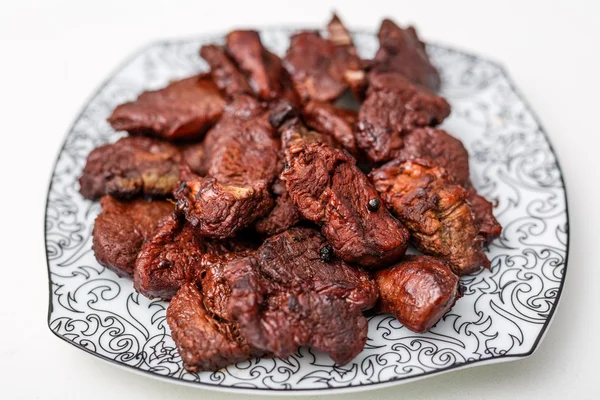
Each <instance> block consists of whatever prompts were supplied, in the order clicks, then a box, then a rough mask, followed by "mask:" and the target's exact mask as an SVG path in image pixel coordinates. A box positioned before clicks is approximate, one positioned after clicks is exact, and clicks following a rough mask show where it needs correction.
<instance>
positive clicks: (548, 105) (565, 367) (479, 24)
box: [0, 0, 600, 400]
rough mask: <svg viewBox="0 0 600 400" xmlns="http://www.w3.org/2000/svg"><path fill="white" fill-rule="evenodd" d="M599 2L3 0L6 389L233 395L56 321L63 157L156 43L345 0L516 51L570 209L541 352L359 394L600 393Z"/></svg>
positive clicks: (352, 10)
mask: <svg viewBox="0 0 600 400" xmlns="http://www.w3.org/2000/svg"><path fill="white" fill-rule="evenodd" d="M550 3H552V4H550ZM556 3H557V2H556ZM598 4H599V2H596V1H593V0H590V1H587V2H586V1H575V0H571V1H565V2H562V3H560V4H555V2H550V1H544V2H541V1H540V2H533V1H530V2H525V1H507V0H502V1H500V0H498V1H486V2H482V1H457V0H453V1H445V2H439V3H432V2H426V1H413V2H407V1H398V0H396V1H385V2H384V1H374V0H369V1H360V2H358V1H356V2H354V1H353V2H349V1H346V2H342V1H338V2H335V1H325V0H318V1H309V0H300V1H294V2H285V1H281V0H280V1H273V2H259V1H244V2H240V3H233V2H228V1H224V0H221V1H219V0H215V1H211V2H201V1H198V0H195V1H187V2H168V1H148V0H145V1H124V0H120V1H108V0H104V1H99V2H94V3H92V2H87V1H44V2H42V1H39V2H37V1H10V0H1V1H0V138H1V140H2V142H1V143H2V144H0V163H1V166H0V174H1V179H0V183H1V187H2V189H1V190H2V193H1V194H2V195H1V196H0V202H1V205H0V210H1V211H0V212H1V213H2V214H1V215H2V219H1V220H0V221H1V229H0V235H1V240H0V246H1V253H0V254H1V255H2V256H1V257H0V268H1V269H2V273H1V275H0V277H1V279H2V281H1V284H0V288H1V289H0V295H1V296H2V299H3V303H2V307H0V398H2V399H13V398H23V399H38V398H39V399H70V398H73V399H80V398H86V399H89V400H92V399H121V398H122V399H127V400H134V399H144V400H151V399H161V400H165V399H171V398H181V399H192V398H194V399H197V398H214V399H233V398H235V397H236V396H235V395H227V394H222V393H216V392H211V391H206V390H201V389H194V388H188V387H180V386H176V385H173V384H168V383H163V382H159V381H155V380H152V379H149V378H147V377H142V376H138V375H134V374H132V373H130V372H126V371H123V370H121V369H118V368H116V367H114V366H111V365H109V364H105V363H104V362H102V361H100V360H98V359H95V358H93V357H92V356H90V355H87V354H85V353H83V352H82V351H80V350H77V349H75V348H74V347H72V346H70V345H68V344H66V343H64V342H62V341H61V340H59V339H57V338H56V337H54V336H53V335H52V334H51V333H50V331H49V329H48V328H47V325H46V313H47V298H48V287H47V280H46V279H47V278H46V261H45V254H44V238H43V213H44V205H45V197H46V190H47V185H48V182H49V178H50V173H51V168H52V165H53V162H54V159H55V157H56V155H57V152H58V150H59V148H60V145H61V142H62V140H63V137H64V134H65V133H66V132H67V130H68V128H69V125H70V124H71V122H72V121H73V119H74V117H75V115H76V114H77V112H78V111H79V109H80V107H81V106H82V104H83V103H84V102H85V100H86V98H87V97H88V96H89V95H90V94H91V93H92V92H93V90H94V89H95V88H96V87H97V86H98V84H99V83H100V82H101V81H102V80H103V79H104V77H105V76H106V75H107V74H108V73H109V72H111V70H112V69H113V68H115V67H116V66H117V65H118V63H119V62H120V61H122V60H123V59H124V58H125V57H126V56H127V55H128V54H129V53H131V52H132V51H133V50H135V49H137V48H139V47H140V46H142V45H144V44H145V43H146V42H148V41H150V40H153V39H159V38H169V37H177V36H185V35H195V34H198V33H202V32H211V31H213V32H214V31H225V30H228V29H230V28H232V27H238V26H256V27H260V26H264V25H283V24H293V25H295V26H298V25H310V26H321V25H323V24H324V23H325V22H326V21H327V19H328V18H329V12H330V11H331V10H333V9H336V10H338V12H339V13H340V15H341V17H342V18H343V19H344V21H345V22H346V23H347V24H348V25H349V26H350V27H352V28H367V29H372V30H375V29H376V28H377V26H378V22H379V20H380V19H381V18H382V17H383V16H385V15H389V16H391V17H393V18H395V19H396V20H397V21H398V22H401V23H407V22H412V23H416V24H417V26H418V28H419V30H420V32H421V35H422V36H423V37H424V38H425V39H427V40H432V41H435V42H440V43H445V44H449V45H452V46H456V47H460V48H464V49H467V50H470V51H473V52H476V53H480V54H481V55H483V56H488V57H491V58H493V59H496V60H498V61H501V62H503V63H504V64H505V65H506V66H507V67H508V70H509V72H510V73H511V75H512V77H513V78H514V80H515V81H516V83H517V85H518V87H520V89H521V90H522V91H523V93H524V94H525V96H526V97H527V98H528V100H529V101H530V103H531V104H532V105H533V108H534V109H535V111H536V112H537V113H538V114H539V117H540V119H541V120H542V121H543V123H544V125H545V127H546V130H547V132H548V134H549V135H550V137H551V139H552V142H553V144H554V147H555V149H556V151H557V152H558V157H559V160H560V162H561V165H562V169H563V171H564V174H565V176H566V182H567V188H568V192H569V205H570V207H569V212H570V221H571V248H570V254H569V265H568V274H567V284H566V287H565V290H564V292H563V295H562V299H561V304H560V308H559V310H558V312H557V313H556V316H555V319H554V323H553V324H552V326H551V327H550V329H549V331H548V334H547V336H546V338H545V340H544V342H543V343H542V344H541V345H540V347H539V349H538V350H537V352H536V353H535V354H534V355H533V356H531V357H529V358H527V359H524V360H520V361H515V362H510V363H504V364H497V365H491V366H483V367H475V368H470V369H467V370H463V371H457V372H452V373H448V374H445V375H442V376H437V377H432V378H428V379H425V380H422V381H419V382H416V383H410V384H406V385H402V386H396V387H392V388H387V389H380V390H377V391H375V392H364V393H361V394H358V395H357V398H361V399H369V398H382V399H392V398H400V399H412V398H417V399H434V398H445V399H462V400H466V399H481V398H506V399H515V398H540V399H541V398H544V399H565V398H573V399H591V398H600V378H598V374H597V370H598V369H599V368H598V366H599V365H600V352H599V350H598V349H599V348H600V323H599V321H600V318H599V316H600V301H599V299H600V290H599V287H600V279H599V278H600V272H599V271H600V263H599V262H598V259H597V256H596V255H597V254H598V251H599V250H600V234H599V229H598V225H599V224H600V218H599V211H598V208H599V197H600V190H599V189H598V188H599V186H600V173H599V172H598V169H599V167H598V165H600V140H599V136H600V128H598V123H597V121H598V119H599V118H600V85H599V77H598V75H599V74H600V58H599V53H600V45H599V43H598V41H599V40H600V23H599V22H598V17H599V16H600V8H599V7H598ZM348 397H351V396H349V395H344V396H333V397H331V398H332V399H334V398H338V399H341V398H348Z"/></svg>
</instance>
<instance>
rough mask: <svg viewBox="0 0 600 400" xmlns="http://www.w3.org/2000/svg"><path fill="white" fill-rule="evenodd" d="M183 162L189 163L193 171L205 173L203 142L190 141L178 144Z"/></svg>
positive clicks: (198, 173) (201, 174) (202, 174)
mask: <svg viewBox="0 0 600 400" xmlns="http://www.w3.org/2000/svg"><path fill="white" fill-rule="evenodd" d="M179 150H180V151H181V156H182V158H183V162H185V163H186V164H187V165H189V167H190V169H191V170H192V172H193V173H195V174H197V175H200V176H204V175H206V169H207V166H206V151H205V149H204V142H200V143H190V144H184V145H180V146H179Z"/></svg>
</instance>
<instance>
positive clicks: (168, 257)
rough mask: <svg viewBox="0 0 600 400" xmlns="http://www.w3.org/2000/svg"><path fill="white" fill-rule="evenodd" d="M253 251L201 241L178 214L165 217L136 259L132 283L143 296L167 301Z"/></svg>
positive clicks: (240, 245)
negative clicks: (210, 271) (216, 268)
mask: <svg viewBox="0 0 600 400" xmlns="http://www.w3.org/2000/svg"><path fill="white" fill-rule="evenodd" d="M249 250H250V247H247V246H246V245H244V244H243V243H242V242H240V241H238V240H233V241H230V240H228V241H223V242H221V241H214V240H209V239H204V238H201V237H200V236H198V235H197V233H196V232H195V229H194V228H193V227H192V226H191V225H190V224H187V223H186V222H185V220H184V219H183V218H180V217H179V216H177V215H175V214H174V215H170V216H168V217H165V218H164V219H163V220H162V221H161V223H160V226H159V228H158V229H157V231H156V233H155V234H154V236H153V237H152V238H150V239H149V240H148V241H147V242H146V243H145V244H144V246H143V247H142V249H141V250H140V252H139V255H138V257H137V260H136V263H135V268H134V274H133V284H134V287H135V289H136V290H137V291H138V292H140V293H141V294H143V295H144V296H146V297H148V298H150V299H153V298H156V297H159V298H161V299H163V300H168V299H170V298H171V297H173V296H174V295H175V293H177V290H178V289H179V288H180V287H181V286H182V285H183V284H184V283H187V282H191V283H197V282H199V281H200V280H201V277H202V275H203V274H204V273H206V271H207V270H208V269H209V268H212V267H213V266H214V265H215V264H218V263H220V262H223V261H229V260H232V259H234V258H237V257H241V256H242V255H246V254H247V252H248V251H249Z"/></svg>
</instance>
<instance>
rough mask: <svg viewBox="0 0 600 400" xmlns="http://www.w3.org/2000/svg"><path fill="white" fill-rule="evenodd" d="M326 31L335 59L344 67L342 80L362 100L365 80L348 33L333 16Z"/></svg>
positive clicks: (360, 63)
mask: <svg viewBox="0 0 600 400" xmlns="http://www.w3.org/2000/svg"><path fill="white" fill-rule="evenodd" d="M327 31H328V32H329V41H330V42H332V43H333V44H334V46H335V58H336V59H337V60H339V62H340V63H341V64H342V65H343V66H344V80H345V81H346V83H347V84H348V86H350V89H352V92H353V93H354V94H355V95H356V97H357V98H358V99H362V98H363V97H364V91H365V89H366V87H367V79H366V76H365V71H364V70H363V69H362V62H361V59H360V57H359V56H358V52H357V51H356V47H354V43H353V42H352V37H351V36H350V32H348V29H346V27H345V26H344V24H343V23H342V21H341V20H340V19H339V18H338V16H337V15H335V14H334V15H333V18H331V21H330V22H329V24H327Z"/></svg>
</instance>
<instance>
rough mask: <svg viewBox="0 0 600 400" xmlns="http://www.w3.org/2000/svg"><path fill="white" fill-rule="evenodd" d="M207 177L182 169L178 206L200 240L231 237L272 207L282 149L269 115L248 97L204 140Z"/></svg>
mask: <svg viewBox="0 0 600 400" xmlns="http://www.w3.org/2000/svg"><path fill="white" fill-rule="evenodd" d="M205 152H206V155H207V156H206V166H207V176H206V177H204V178H200V177H198V176H197V175H194V174H192V173H191V171H190V170H189V168H186V167H183V168H182V170H181V185H180V186H179V188H178V189H177V190H176V191H175V193H174V196H175V198H176V200H177V207H178V208H179V210H181V211H182V212H183V213H184V214H185V216H186V218H187V220H188V221H189V222H190V223H191V224H192V226H194V227H195V228H196V230H197V231H198V233H199V234H200V235H202V236H207V237H212V238H217V239H224V238H227V237H231V236H233V235H234V234H235V233H236V232H238V231H239V230H240V229H242V228H244V227H246V226H248V225H250V224H251V223H252V222H253V221H254V220H256V219H257V218H260V217H262V216H264V215H266V214H267V213H268V212H269V211H270V209H271V208H272V207H273V199H272V197H271V194H270V192H269V188H270V185H271V183H272V182H273V180H274V179H275V177H276V176H277V173H278V169H279V152H280V144H279V141H278V139H276V138H275V137H274V130H273V128H272V127H271V125H270V124H269V121H268V114H267V113H266V112H265V111H264V110H263V109H262V108H261V107H260V104H259V103H258V102H257V101H256V100H255V99H253V98H250V97H248V96H240V97H238V98H237V99H236V100H235V101H234V102H233V103H232V104H230V105H229V106H228V107H227V108H226V111H225V113H224V115H223V117H222V118H221V121H219V123H218V124H217V125H216V126H215V127H214V128H213V129H212V130H211V131H210V132H209V133H208V135H207V137H206V140H205Z"/></svg>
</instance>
